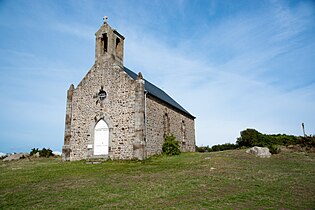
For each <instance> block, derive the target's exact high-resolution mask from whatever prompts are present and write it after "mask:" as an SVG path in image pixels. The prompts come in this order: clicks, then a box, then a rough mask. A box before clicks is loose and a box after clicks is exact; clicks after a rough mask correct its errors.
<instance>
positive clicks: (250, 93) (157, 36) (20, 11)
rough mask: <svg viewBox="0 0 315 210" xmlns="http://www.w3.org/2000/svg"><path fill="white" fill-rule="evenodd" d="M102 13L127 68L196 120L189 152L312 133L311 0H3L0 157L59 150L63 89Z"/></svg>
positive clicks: (82, 67)
mask: <svg viewBox="0 0 315 210" xmlns="http://www.w3.org/2000/svg"><path fill="white" fill-rule="evenodd" d="M105 15H106V16H108V22H109V24H110V25H111V26H112V27H114V28H116V29H117V30H118V31H119V32H120V33H121V34H123V35H124V36H125V37H126V40H125V60H124V65H125V66H126V67H128V68H130V69H132V70H133V71H135V72H139V71H141V72H142V73H143V76H144V77H145V78H146V79H148V80H149V81H151V82H153V83H154V84H156V85H158V86H159V87H161V88H162V89H164V90H165V91H166V92H167V93H168V94H169V95H171V96H172V97H173V98H174V99H175V100H177V101H178V102H179V103H180V104H182V105H183V107H185V108H186V109H187V110H188V111H189V112H191V113H192V114H193V115H195V116H196V117H197V119H196V139H197V145H214V144H222V143H226V142H231V143H233V142H235V140H236V138H237V137H238V136H239V132H240V131H241V130H244V129H246V128H255V129H257V130H258V131H260V132H263V133H286V134H294V135H301V134H302V130H301V123H302V122H304V124H305V128H306V132H307V133H308V134H315V62H314V59H315V3H314V1H311V0H310V1H307V0H304V1H288V0H285V1H278V0H271V1H267V0H266V1H252V0H248V1H246V0H240V1H232V0H231V1H228V0H226V1H219V0H218V1H211V0H207V1H203V0H195V1H194V0H187V1H186V0H167V1H166V0H164V1H162V0H150V1H146V0H126V1H123V0H118V1H97V0H96V1H92V0H86V1H83V0H73V1H70V0H69V1H64V0H63V1H61V0H60V1H58V0H57V1H56V0H54V1H49V0H45V1H42V0H38V1H35V0H23V1H22V0H15V1H3V0H2V1H0V30H1V33H0V75H1V77H0V93H1V98H0V102H1V109H0V152H20V151H30V149H31V148H33V147H39V148H42V147H46V148H47V147H50V148H51V149H53V150H59V151H60V150H61V146H62V144H63V134H64V118H65V106H66V104H65V102H66V91H67V89H68V88H69V86H70V84H71V83H73V84H75V85H77V84H78V83H79V82H80V80H81V79H82V78H83V77H84V75H85V74H86V73H87V71H88V70H89V69H90V68H91V66H92V65H93V63H94V53H95V48H94V47H95V39H94V34H95V32H96V31H97V30H98V28H99V27H100V25H101V24H102V17H103V16H105Z"/></svg>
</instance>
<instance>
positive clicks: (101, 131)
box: [93, 119, 109, 155]
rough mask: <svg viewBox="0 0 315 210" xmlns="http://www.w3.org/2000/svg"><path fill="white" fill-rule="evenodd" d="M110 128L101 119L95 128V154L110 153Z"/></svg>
mask: <svg viewBox="0 0 315 210" xmlns="http://www.w3.org/2000/svg"><path fill="white" fill-rule="evenodd" d="M108 144H109V129H108V125H107V123H106V122H105V121H104V120H103V119H101V120H100V121H98V123H97V124H96V125H95V128H94V153H93V154H94V155H108Z"/></svg>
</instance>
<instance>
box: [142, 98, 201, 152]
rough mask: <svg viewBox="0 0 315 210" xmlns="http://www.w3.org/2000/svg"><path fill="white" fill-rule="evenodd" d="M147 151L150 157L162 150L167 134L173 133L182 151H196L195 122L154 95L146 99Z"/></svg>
mask: <svg viewBox="0 0 315 210" xmlns="http://www.w3.org/2000/svg"><path fill="white" fill-rule="evenodd" d="M146 104H147V108H146V109H147V110H146V118H147V119H146V122H147V128H146V139H147V142H146V152H147V156H148V157H150V156H152V155H155V154H160V153H161V152H162V145H163V142H164V137H165V135H168V134H173V135H174V136H175V137H176V140H178V141H179V142H180V146H181V151H182V152H194V151H195V122H194V119H192V118H191V117H188V116H186V115H184V114H182V113H181V112H179V111H177V110H175V109H174V108H171V107H170V106H169V105H167V104H166V103H164V102H162V101H161V100H159V99H156V98H155V97H152V96H147V99H146Z"/></svg>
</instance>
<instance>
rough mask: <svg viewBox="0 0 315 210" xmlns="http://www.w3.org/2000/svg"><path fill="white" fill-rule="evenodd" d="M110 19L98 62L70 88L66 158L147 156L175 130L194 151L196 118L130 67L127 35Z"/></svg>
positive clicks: (99, 42) (100, 38) (100, 34)
mask: <svg viewBox="0 0 315 210" xmlns="http://www.w3.org/2000/svg"><path fill="white" fill-rule="evenodd" d="M106 19H107V18H104V24H103V25H102V26H101V27H100V29H99V30H98V31H97V32H96V34H95V36H96V49H95V63H94V65H93V66H92V68H91V69H90V70H89V72H88V73H87V74H86V75H85V77H84V78H83V79H82V81H81V82H80V83H79V84H78V86H77V87H76V88H75V87H74V85H73V84H71V86H70V88H69V90H68V92H67V107H66V119H65V134H64V145H63V147H62V159H63V161H75V160H81V159H93V158H97V159H99V158H110V159H140V160H143V159H145V158H147V157H150V156H152V155H155V154H160V153H161V152H162V144H163V142H164V137H165V136H166V135H169V134H173V135H174V136H175V137H176V139H177V140H178V141H179V142H180V146H181V151H182V152H194V151H195V122H194V120H195V117H194V116H193V115H191V114H190V113H189V112H188V111H186V110H185V109H184V108H183V107H182V106H181V105H179V104H178V103H177V102H176V101H175V100H174V99H172V98H171V97H170V96H169V95H168V94H166V93H165V92H164V91H163V90H161V89H160V88H158V87H157V86H155V85H154V84H152V83H150V82H149V81H147V80H146V79H144V78H143V76H142V74H141V73H140V72H139V73H138V74H136V73H134V72H133V71H131V70H130V69H128V68H126V67H125V66H124V62H123V61H124V41H125V37H124V36H123V35H121V34H120V33H119V32H118V31H116V30H115V29H113V28H111V27H110V26H109V25H108V23H107V20H106Z"/></svg>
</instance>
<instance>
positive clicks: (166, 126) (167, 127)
mask: <svg viewBox="0 0 315 210" xmlns="http://www.w3.org/2000/svg"><path fill="white" fill-rule="evenodd" d="M163 126H164V138H165V137H166V136H167V135H169V134H170V133H171V131H170V118H169V117H168V114H167V113H165V114H164V116H163Z"/></svg>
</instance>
